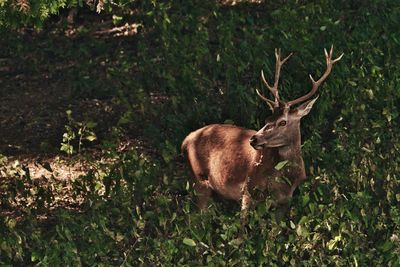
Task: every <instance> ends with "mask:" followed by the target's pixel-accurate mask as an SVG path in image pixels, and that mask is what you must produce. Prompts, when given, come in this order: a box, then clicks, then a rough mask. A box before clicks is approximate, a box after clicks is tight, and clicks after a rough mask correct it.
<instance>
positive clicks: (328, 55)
mask: <svg viewBox="0 0 400 267" xmlns="http://www.w3.org/2000/svg"><path fill="white" fill-rule="evenodd" d="M324 53H325V59H326V70H325V73H324V74H323V75H322V76H321V77H320V78H319V79H318V80H317V81H315V80H314V78H313V77H312V76H311V74H309V77H310V80H311V83H312V89H311V91H310V92H308V93H307V94H306V95H304V96H301V97H299V98H297V99H295V100H292V101H289V102H288V103H287V105H288V106H293V105H295V104H298V103H300V102H303V101H305V100H307V99H309V98H310V97H311V96H313V95H314V94H315V93H316V92H317V89H318V87H319V86H320V85H321V84H322V83H323V82H324V81H325V80H326V78H328V76H329V74H330V73H331V71H332V66H333V64H335V63H336V62H338V61H339V60H340V59H342V57H343V55H344V54H343V53H342V54H341V55H340V56H339V57H338V58H336V59H332V56H333V45H332V46H331V49H330V51H329V53H328V52H327V51H326V49H324Z"/></svg>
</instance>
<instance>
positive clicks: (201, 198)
mask: <svg viewBox="0 0 400 267" xmlns="http://www.w3.org/2000/svg"><path fill="white" fill-rule="evenodd" d="M194 190H195V191H196V195H197V206H198V207H199V209H200V210H207V209H208V200H209V199H210V196H211V193H212V189H211V188H210V184H209V182H208V180H201V179H197V178H196V182H195V183H194Z"/></svg>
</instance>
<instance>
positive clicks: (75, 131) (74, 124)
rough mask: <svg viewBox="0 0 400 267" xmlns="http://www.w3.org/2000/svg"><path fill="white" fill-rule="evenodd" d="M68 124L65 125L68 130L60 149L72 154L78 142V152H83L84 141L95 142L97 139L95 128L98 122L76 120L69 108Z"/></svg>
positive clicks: (67, 112)
mask: <svg viewBox="0 0 400 267" xmlns="http://www.w3.org/2000/svg"><path fill="white" fill-rule="evenodd" d="M66 114H67V119H68V124H67V125H65V130H66V132H65V133H64V134H63V137H62V142H61V147H60V150H61V151H63V152H65V153H67V154H68V155H70V156H71V155H72V154H73V153H74V152H75V149H74V144H73V143H77V149H76V150H77V152H78V153H81V151H82V145H83V142H84V141H88V142H93V141H95V140H96V139H97V137H96V134H95V133H94V131H93V130H94V128H95V127H96V125H97V123H95V122H93V121H83V122H79V121H76V120H75V119H74V118H73V117H72V111H71V110H67V111H66Z"/></svg>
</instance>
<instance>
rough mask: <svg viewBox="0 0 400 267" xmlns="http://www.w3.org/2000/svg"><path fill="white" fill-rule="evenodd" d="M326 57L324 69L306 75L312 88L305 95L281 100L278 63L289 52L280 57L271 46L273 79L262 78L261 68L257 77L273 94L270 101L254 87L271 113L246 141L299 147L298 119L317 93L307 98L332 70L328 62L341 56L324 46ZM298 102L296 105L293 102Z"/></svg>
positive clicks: (259, 146) (255, 145)
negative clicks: (334, 56) (321, 73)
mask: <svg viewBox="0 0 400 267" xmlns="http://www.w3.org/2000/svg"><path fill="white" fill-rule="evenodd" d="M324 52H325V59H326V70H325V73H324V74H323V75H322V76H321V77H320V78H319V79H318V80H317V81H315V80H314V78H313V77H312V76H311V75H309V76H310V79H311V83H312V88H311V91H309V92H308V93H307V94H306V95H303V96H301V97H299V98H297V99H295V100H292V101H289V102H284V101H282V100H281V99H280V97H279V91H278V85H279V76H280V71H281V67H282V65H283V64H284V63H285V62H286V61H287V60H288V59H289V58H290V56H291V55H292V54H290V55H289V56H287V57H286V58H284V59H283V60H281V51H280V49H275V58H276V64H275V81H274V84H273V86H271V85H270V84H269V83H268V82H267V81H266V79H265V77H264V73H263V71H261V79H262V81H263V83H264V84H265V85H266V87H267V88H268V89H269V90H270V91H271V93H272V95H273V96H274V101H272V100H270V99H268V98H267V97H265V96H264V95H262V94H261V93H260V92H259V91H258V90H256V92H257V95H258V96H259V97H260V98H261V99H262V100H264V101H265V102H266V103H267V104H268V106H269V107H270V109H271V110H272V112H273V114H272V115H271V116H269V117H268V118H267V119H266V120H265V125H264V127H262V128H261V129H260V130H259V131H258V132H257V133H256V134H255V135H253V136H252V137H251V138H250V144H251V146H252V147H253V148H254V149H257V150H259V149H263V148H272V147H285V146H290V145H294V147H297V148H298V149H300V119H301V118H302V117H304V116H305V115H307V114H308V113H309V112H310V110H311V108H312V106H313V105H314V103H315V101H316V100H317V98H318V97H316V98H314V99H310V98H311V97H312V96H313V95H314V94H315V93H316V92H317V89H318V87H319V86H320V85H321V84H322V83H323V82H324V81H325V80H326V78H327V77H328V76H329V74H330V73H331V71H332V66H333V64H335V63H336V62H338V61H339V60H340V59H341V58H342V56H343V54H342V55H340V56H339V57H338V58H336V59H332V55H333V46H332V47H331V49H330V51H329V53H328V52H327V51H326V49H324ZM300 103H302V104H301V105H300V106H298V107H294V106H295V105H297V104H300Z"/></svg>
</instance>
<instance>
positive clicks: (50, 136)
mask: <svg viewBox="0 0 400 267" xmlns="http://www.w3.org/2000/svg"><path fill="white" fill-rule="evenodd" d="M66 20H67V17H61V20H60V21H58V22H52V23H50V26H49V27H48V28H46V27H45V28H44V29H43V30H41V31H40V32H37V31H32V30H30V29H25V30H22V31H20V32H19V33H18V34H16V35H13V36H8V37H7V38H4V39H3V38H2V40H0V44H1V47H5V48H7V49H4V50H3V51H1V52H0V154H2V155H4V156H6V157H8V162H9V163H8V164H15V161H18V162H19V163H20V164H22V165H24V166H26V167H28V168H29V171H30V175H31V177H32V178H40V177H46V176H48V174H49V172H52V173H53V174H57V175H56V177H57V179H60V180H65V179H73V178H76V177H78V176H79V175H81V174H83V173H84V172H85V170H87V164H85V161H86V160H85V159H87V158H100V157H101V149H99V146H100V144H101V143H102V141H103V139H104V138H105V137H106V136H109V135H110V132H111V131H112V129H113V127H115V126H117V124H118V120H119V119H120V117H121V114H122V113H123V112H124V107H123V105H122V104H121V103H120V102H119V101H117V100H115V99H116V97H117V95H118V92H117V90H116V88H112V86H111V85H112V84H115V81H113V80H112V77H111V78H110V77H109V76H107V74H106V73H105V72H106V68H107V66H106V65H111V64H118V62H116V59H113V56H114V55H115V54H116V53H117V52H116V51H121V50H125V49H126V50H130V52H131V53H134V51H133V50H132V49H134V46H132V45H131V44H132V42H135V40H134V38H135V36H134V35H135V34H136V29H137V27H136V25H135V24H132V25H129V24H125V25H123V26H120V27H116V26H114V25H113V23H112V20H110V18H103V17H101V16H98V15H97V16H96V15H93V16H88V15H87V14H86V15H85V20H83V19H80V17H79V16H78V17H77V18H76V19H75V22H74V24H67V22H66ZM60 25H62V26H60ZM79 32H85V34H84V35H80V34H79ZM120 36H123V37H120ZM102 45H103V46H104V48H102V49H104V50H103V51H99V48H98V47H99V46H102ZM132 47H133V48H132ZM103 52H104V53H103ZM108 52H109V53H108ZM110 54H111V57H110ZM110 58H111V59H110ZM106 76H107V77H106ZM105 80H107V81H105ZM67 110H69V111H71V115H72V117H73V119H74V122H71V121H69V120H68V116H67V114H66V112H67ZM89 121H90V122H96V127H95V129H94V130H93V131H94V132H95V134H96V137H97V140H95V141H94V142H93V143H89V142H87V143H85V144H84V145H85V146H84V149H82V153H80V154H85V157H82V156H81V155H78V154H73V155H67V154H66V153H65V152H62V151H60V147H61V143H62V142H63V134H64V133H65V132H66V127H65V126H66V125H70V124H71V123H72V124H73V123H75V124H77V122H89ZM70 126H73V127H74V126H75V127H76V126H77V125H70ZM78 130H79V129H78ZM125 139H126V141H125V142H124V144H121V147H125V148H126V146H127V145H131V144H132V143H135V142H136V143H138V142H140V141H138V140H128V139H129V138H128V137H125ZM122 149H124V148H122ZM88 155H89V157H88ZM49 170H51V171H49Z"/></svg>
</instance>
